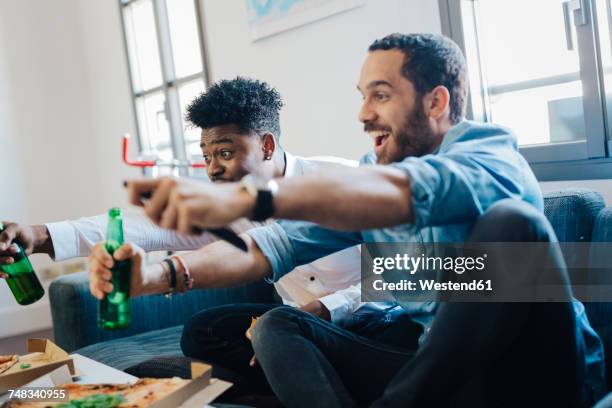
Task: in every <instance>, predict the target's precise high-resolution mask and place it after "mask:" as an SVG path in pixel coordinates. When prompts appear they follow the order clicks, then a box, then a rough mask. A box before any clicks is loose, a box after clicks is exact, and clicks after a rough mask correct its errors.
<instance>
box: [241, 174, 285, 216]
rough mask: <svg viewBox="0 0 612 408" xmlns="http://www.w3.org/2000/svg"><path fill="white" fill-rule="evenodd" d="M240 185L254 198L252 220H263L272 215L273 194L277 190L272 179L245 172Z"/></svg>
mask: <svg viewBox="0 0 612 408" xmlns="http://www.w3.org/2000/svg"><path fill="white" fill-rule="evenodd" d="M240 184H241V185H242V187H243V188H244V189H245V190H246V192H248V193H249V194H250V195H251V196H252V197H254V198H255V208H254V209H253V217H252V218H251V219H252V220H253V221H265V220H267V219H268V218H270V217H272V216H273V215H274V196H275V195H276V193H277V191H278V183H277V182H276V181H275V180H274V179H272V180H268V179H265V178H262V177H257V176H255V175H253V174H247V175H246V176H244V177H243V178H242V179H241V180H240Z"/></svg>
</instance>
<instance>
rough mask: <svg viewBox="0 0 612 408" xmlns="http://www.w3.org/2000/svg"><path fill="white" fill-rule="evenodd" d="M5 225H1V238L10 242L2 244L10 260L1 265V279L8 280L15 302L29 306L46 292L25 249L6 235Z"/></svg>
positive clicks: (12, 237)
mask: <svg viewBox="0 0 612 408" xmlns="http://www.w3.org/2000/svg"><path fill="white" fill-rule="evenodd" d="M5 232H6V229H5V226H4V224H2V223H0V237H2V238H3V239H4V240H9V239H10V241H8V245H7V243H6V242H2V244H1V245H2V250H3V251H4V252H5V253H6V251H8V254H9V256H8V257H6V258H9V259H8V260H5V261H4V262H2V263H1V264H0V274H1V275H2V276H1V277H2V278H4V279H6V283H7V284H8V286H9V288H10V289H11V292H13V296H15V300H16V301H17V303H19V304H20V305H29V304H32V303H34V302H36V301H37V300H38V299H40V298H42V297H43V295H44V294H45V290H44V288H43V287H42V285H41V284H40V281H39V280H38V277H37V276H36V273H35V272H34V268H33V267H32V264H31V263H30V260H29V259H28V257H27V255H26V252H25V250H24V248H23V247H22V246H21V245H20V244H19V242H17V241H14V240H13V239H14V238H15V237H14V236H11V235H10V233H5Z"/></svg>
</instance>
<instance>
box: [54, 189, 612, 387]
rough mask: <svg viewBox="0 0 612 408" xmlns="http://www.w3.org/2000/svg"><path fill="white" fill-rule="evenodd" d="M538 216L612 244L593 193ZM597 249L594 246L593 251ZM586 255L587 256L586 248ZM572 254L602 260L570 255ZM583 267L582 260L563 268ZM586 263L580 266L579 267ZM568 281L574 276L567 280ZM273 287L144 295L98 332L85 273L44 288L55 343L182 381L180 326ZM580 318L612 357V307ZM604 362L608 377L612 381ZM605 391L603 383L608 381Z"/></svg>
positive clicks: (554, 199)
mask: <svg viewBox="0 0 612 408" xmlns="http://www.w3.org/2000/svg"><path fill="white" fill-rule="evenodd" d="M545 214H546V216H547V217H548V219H549V220H550V222H551V224H552V226H553V228H554V230H555V233H556V234H557V237H558V238H559V240H560V241H562V242H585V243H588V242H593V241H595V242H612V208H605V204H604V200H603V198H602V197H601V195H600V194H599V193H597V192H595V191H591V190H586V189H568V190H563V191H557V192H552V193H548V194H546V195H545ZM600 248H601V247H600ZM587 252H588V251H587ZM572 256H582V257H585V256H586V257H589V256H596V257H597V256H599V257H601V256H609V255H608V254H601V253H598V254H595V253H594V254H589V253H577V254H568V255H567V257H572ZM573 262H576V263H577V264H582V265H585V264H586V265H588V264H589V259H578V260H576V259H572V260H568V263H573ZM585 262H586V263H585ZM571 279H572V280H574V279H580V277H579V276H571ZM272 289H273V287H272V285H270V284H268V283H266V282H259V283H255V284H250V285H247V286H243V287H238V288H232V289H210V290H197V291H192V292H190V293H188V294H185V295H178V296H173V297H171V298H166V297H164V296H161V295H160V296H149V297H141V298H136V299H134V300H133V301H132V324H131V325H130V327H129V328H128V329H125V330H121V331H103V330H100V329H98V327H97V322H96V316H97V304H98V302H97V300H96V299H94V298H93V297H92V296H91V295H90V294H89V289H88V284H87V274H86V273H85V272H81V273H76V274H72V275H68V276H62V277H60V278H58V279H56V280H55V281H54V282H52V284H51V286H50V288H49V297H50V301H51V312H52V318H53V327H54V334H55V341H56V343H57V344H58V345H59V346H60V347H62V348H64V349H65V350H67V351H68V352H75V353H80V354H82V355H85V356H88V357H90V358H93V359H95V360H98V361H100V362H102V363H105V364H107V365H110V366H112V367H115V368H117V369H120V370H125V371H127V372H129V373H131V374H134V375H138V376H143V375H148V376H156V375H158V376H166V375H179V376H187V375H188V374H187V371H186V367H187V362H186V359H185V358H184V357H182V353H181V350H180V345H179V344H180V336H181V329H182V325H183V324H184V323H185V321H186V320H187V319H188V318H189V317H190V316H191V315H192V314H194V313H195V312H197V311H199V310H202V309H205V308H208V307H211V306H215V305H221V304H227V303H240V302H274V292H273V290H272ZM585 308H586V311H587V315H588V317H589V319H590V321H591V324H592V325H593V328H594V329H595V330H596V331H597V332H598V333H599V335H600V336H601V338H602V340H603V342H604V346H605V353H606V355H610V353H611V352H612V302H611V303H604V302H596V303H586V304H585ZM611 368H612V364H610V365H608V364H607V374H608V379H609V380H610V379H612V375H611V374H612V373H611V372H610V369H611ZM608 385H609V388H612V387H610V385H612V384H610V382H609V384H608Z"/></svg>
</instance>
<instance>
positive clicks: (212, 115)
mask: <svg viewBox="0 0 612 408" xmlns="http://www.w3.org/2000/svg"><path fill="white" fill-rule="evenodd" d="M282 107H283V101H282V99H281V96H280V94H279V93H278V91H277V90H276V89H274V88H272V87H271V86H270V85H268V84H266V83H265V82H262V81H258V80H255V79H250V78H242V77H236V78H235V79H231V80H222V81H219V82H217V83H215V84H213V85H212V86H211V87H210V88H209V89H208V90H207V91H206V92H204V93H202V94H201V95H200V96H198V97H197V98H195V99H194V100H193V101H192V102H191V103H190V104H189V106H187V113H186V116H185V118H186V120H187V121H188V122H190V123H191V124H192V125H194V126H197V127H199V128H201V129H210V128H212V127H216V126H222V125H230V124H234V125H237V126H238V129H239V130H240V132H244V133H251V132H256V133H258V134H262V133H265V132H270V133H272V134H273V135H274V136H275V137H276V138H277V139H278V138H279V137H280V125H279V112H280V109H281V108H282Z"/></svg>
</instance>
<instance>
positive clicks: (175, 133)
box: [118, 0, 211, 172]
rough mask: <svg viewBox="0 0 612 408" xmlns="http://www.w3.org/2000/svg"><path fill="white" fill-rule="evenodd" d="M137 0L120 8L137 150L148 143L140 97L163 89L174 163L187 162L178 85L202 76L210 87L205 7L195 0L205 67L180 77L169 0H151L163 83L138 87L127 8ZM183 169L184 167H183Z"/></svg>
mask: <svg viewBox="0 0 612 408" xmlns="http://www.w3.org/2000/svg"><path fill="white" fill-rule="evenodd" d="M137 1H138V0H118V9H119V14H120V18H121V31H122V36H123V44H124V50H125V57H126V60H127V64H128V65H127V67H128V75H129V83H130V94H131V98H132V112H133V117H134V119H135V123H136V134H137V137H136V139H137V141H138V150H139V152H140V153H143V150H144V146H145V145H146V140H145V138H146V137H148V136H145V135H144V134H143V133H144V132H143V130H142V129H140V121H139V118H138V113H137V112H138V108H137V100H138V99H139V98H144V97H145V96H148V95H152V94H155V93H159V92H162V93H163V95H164V98H165V106H164V110H165V114H166V118H167V120H168V125H169V130H170V145H171V151H172V157H173V161H174V162H175V163H187V162H189V161H190V158H189V157H187V143H186V138H185V133H184V129H183V118H182V112H181V101H180V98H179V88H180V86H181V85H183V84H186V83H189V82H191V81H194V80H198V79H202V80H203V82H204V88H205V89H207V88H208V86H209V84H210V78H211V75H210V64H209V62H208V61H209V58H208V51H207V46H206V44H207V42H206V31H205V29H204V10H203V6H202V4H201V2H200V0H193V4H194V12H195V19H196V27H197V33H198V45H199V50H200V56H201V60H202V70H201V71H199V72H196V73H193V74H190V75H187V76H183V77H178V78H177V76H176V74H175V72H174V64H175V60H174V52H173V49H172V39H171V35H170V20H169V17H168V9H167V1H168V0H151V2H152V4H153V16H154V19H155V21H154V24H155V32H156V35H157V44H158V53H159V58H160V66H161V73H162V83H161V85H159V86H156V87H154V88H150V89H146V90H139V89H136V87H135V83H134V78H133V77H132V74H133V72H134V71H133V67H132V61H131V58H130V50H129V44H128V35H127V29H126V27H127V25H126V20H125V14H124V9H125V8H126V7H129V6H130V5H131V4H133V3H136V2H137ZM170 1H171V0H170ZM181 172H182V169H181Z"/></svg>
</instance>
